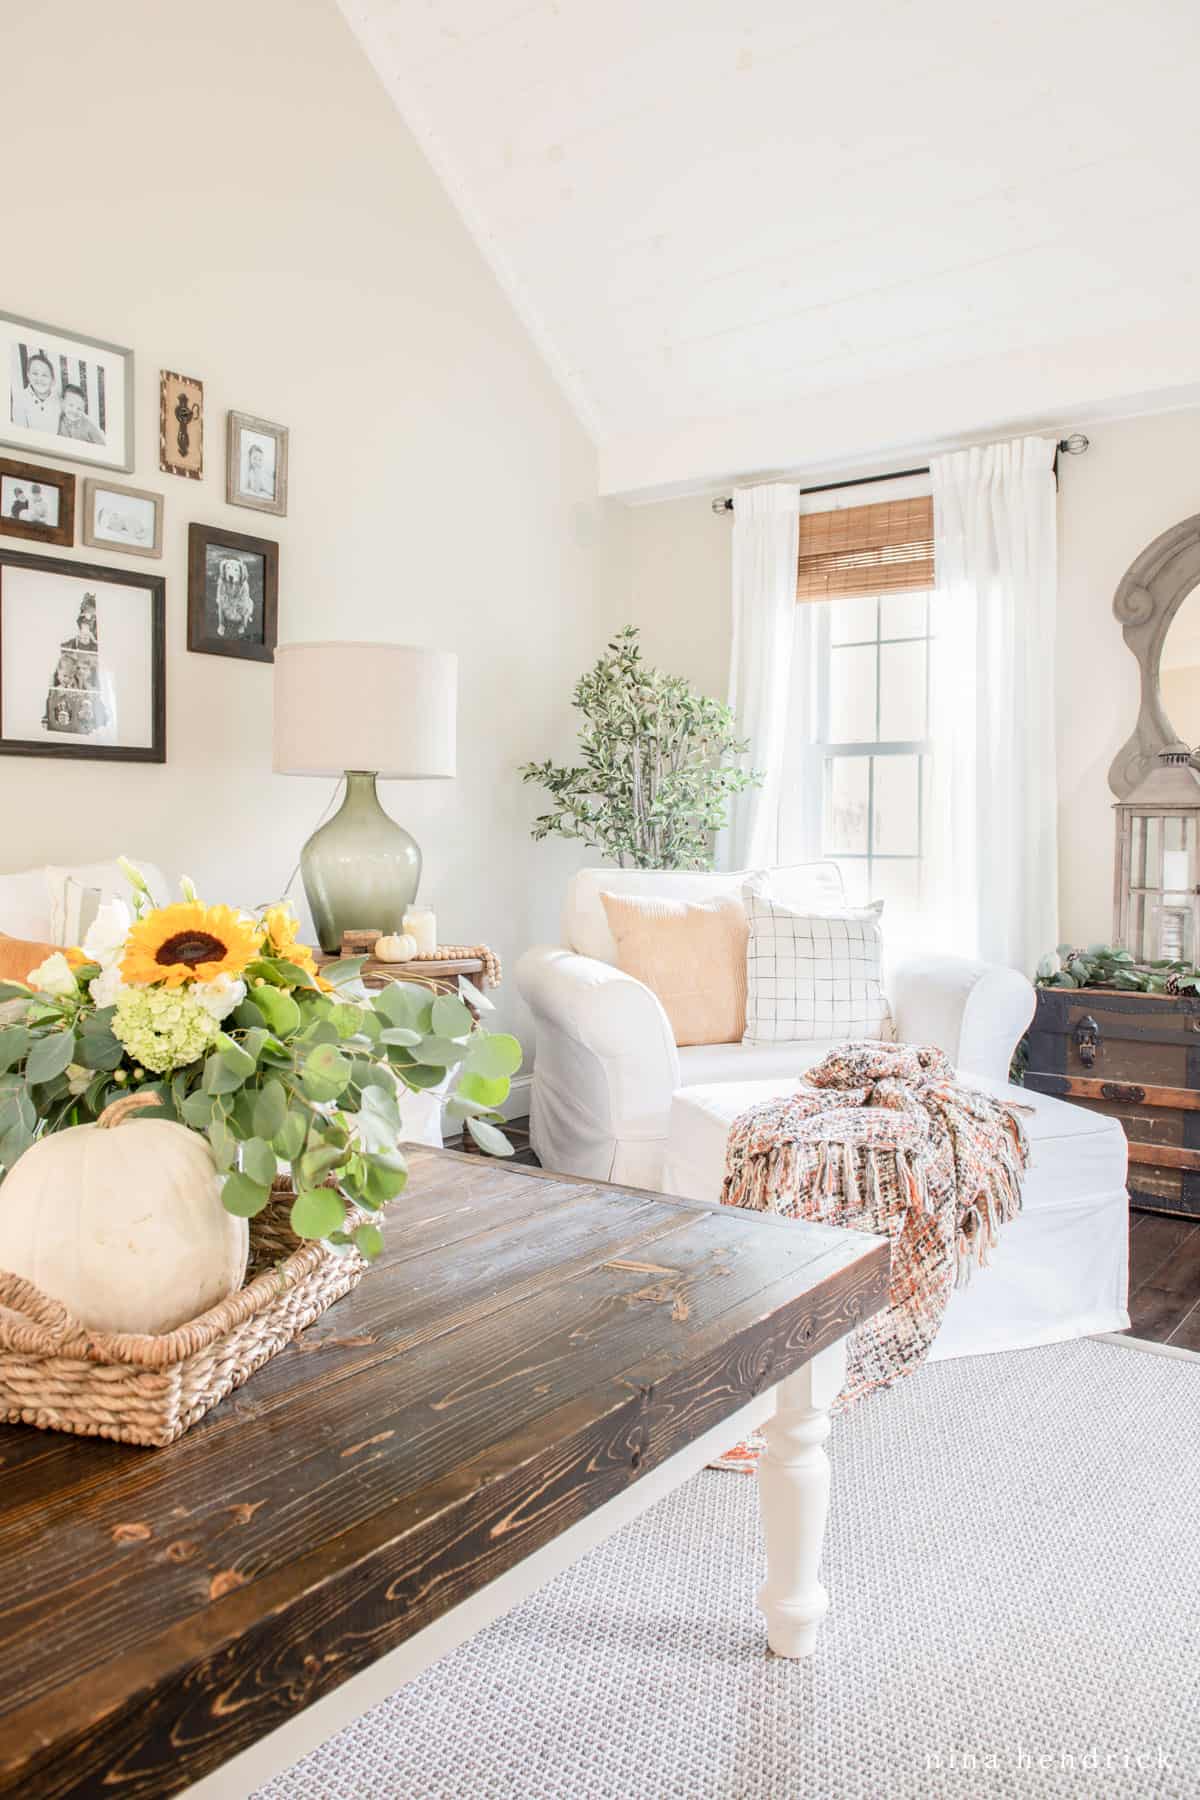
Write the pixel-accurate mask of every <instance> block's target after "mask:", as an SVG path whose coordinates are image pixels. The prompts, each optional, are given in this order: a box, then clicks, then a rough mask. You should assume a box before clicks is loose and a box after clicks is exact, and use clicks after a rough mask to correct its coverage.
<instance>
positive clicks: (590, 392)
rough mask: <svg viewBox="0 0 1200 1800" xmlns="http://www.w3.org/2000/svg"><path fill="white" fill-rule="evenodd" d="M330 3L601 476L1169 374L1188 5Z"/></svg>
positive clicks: (1191, 168)
mask: <svg viewBox="0 0 1200 1800" xmlns="http://www.w3.org/2000/svg"><path fill="white" fill-rule="evenodd" d="M340 4H341V5H342V9H343V11H344V13H345V14H346V17H347V18H348V20H349V21H350V23H351V25H352V27H353V29H354V30H355V31H356V32H357V34H358V36H359V38H360V40H361V42H362V43H363V45H364V47H365V49H366V51H367V53H368V54H369V56H370V57H371V59H372V61H373V63H374V64H375V67H376V69H377V70H378V72H379V75H380V77H381V78H382V80H383V82H384V84H385V86H386V87H387V88H388V90H389V91H390V93H391V94H392V96H393V98H394V100H395V102H396V105H397V106H398V108H399V110H400V111H401V113H402V114H403V116H404V118H405V119H406V121H407V122H408V124H409V126H410V127H411V129H412V130H413V132H414V134H415V135H416V137H417V139H418V141H419V142H420V143H421V145H422V147H423V148H424V149H425V151H426V153H427V155H428V156H429V157H430V159H431V161H432V162H433V164H434V166H435V168H436V169H437V170H438V172H439V174H440V175H441V177H442V179H443V181H444V182H445V184H446V186H447V187H448V189H449V191H450V193H451V195H452V196H453V198H454V200H455V201H456V203H457V204H458V206H459V207H460V209H461V211H462V213H463V216H464V217H465V219H466V221H467V223H468V225H469V226H470V228H471V230H472V231H473V233H474V234H475V236H476V238H477V240H478V242H479V244H480V246H481V248H482V249H483V251H484V253H485V254H486V256H487V257H488V258H489V260H490V261H491V263H492V265H493V267H494V269H495V270H496V272H497V274H498V275H499V277H500V279H501V280H502V281H503V282H504V284H505V286H506V287H507V289H508V291H509V293H510V295H511V296H512V299H513V301H514V303H515V305H516V306H517V308H518V310H519V311H520V313H521V314H522V316H523V318H524V320H525V323H526V325H527V326H528V328H529V330H530V331H531V333H532V335H533V336H534V338H535V340H536V341H537V343H538V345H539V346H540V348H541V350H542V353H543V354H544V356H545V357H546V358H547V360H548V361H549V363H550V365H551V366H552V368H553V369H554V370H555V372H556V373H557V375H558V377H559V379H560V381H561V382H562V385H563V387H564V389H565V390H566V392H567V394H568V395H569V396H570V398H571V400H572V402H573V404H574V406H575V408H576V410H577V412H578V414H579V416H580V418H581V419H582V421H583V422H584V424H585V425H586V426H587V428H588V429H589V430H590V432H591V433H592V435H593V436H594V438H595V439H596V442H597V444H598V445H599V447H600V449H601V453H602V469H603V470H604V473H605V485H606V486H607V487H608V488H609V489H610V490H620V489H622V488H626V489H631V488H636V487H639V486H650V485H654V484H655V483H656V482H657V483H658V484H659V485H663V484H666V483H670V482H672V481H688V480H693V479H696V478H698V477H700V476H702V475H704V474H706V473H707V474H717V473H720V472H722V471H723V470H729V471H736V470H737V469H738V468H739V467H741V466H744V465H745V464H747V463H749V464H757V465H758V466H766V465H768V464H775V465H778V466H797V467H800V466H803V464H804V463H805V462H806V461H809V460H812V459H813V458H824V459H826V460H828V459H829V458H831V457H846V456H850V455H852V454H853V453H854V452H855V449H856V447H857V450H858V452H860V453H864V454H865V453H866V452H868V451H869V450H871V449H872V448H874V447H876V446H878V447H879V448H881V449H882V448H883V447H884V446H885V445H886V444H887V443H888V442H897V443H899V442H902V441H904V439H905V435H906V434H905V422H906V421H909V422H912V423H913V425H914V429H913V431H912V432H910V433H908V436H909V438H910V439H911V440H912V441H915V440H916V438H917V436H918V434H919V432H923V433H924V434H925V435H926V436H927V437H928V436H929V435H931V434H932V435H941V436H952V435H953V434H954V432H955V431H960V432H962V431H967V430H970V429H972V428H974V427H976V426H979V425H982V424H988V423H992V422H993V421H994V420H999V419H1000V418H1001V417H1003V416H1005V415H1006V412H1007V415H1008V416H1011V417H1019V416H1024V415H1029V414H1030V413H1031V411H1032V412H1036V411H1038V410H1039V406H1040V407H1041V409H1042V410H1045V411H1047V415H1048V416H1049V415H1050V414H1052V413H1054V412H1055V409H1062V408H1064V407H1070V406H1071V405H1079V406H1087V405H1097V404H1100V403H1102V402H1104V401H1106V400H1110V399H1114V398H1120V397H1125V396H1129V395H1132V394H1134V393H1135V392H1137V393H1142V392H1149V391H1150V390H1155V391H1158V390H1162V389H1167V388H1171V387H1175V386H1181V385H1185V384H1187V383H1189V382H1193V381H1197V380H1200V348H1198V347H1197V346H1200V329H1198V326H1200V320H1198V319H1197V308H1196V301H1197V289H1196V282H1197V277H1198V276H1200V105H1198V104H1197V51H1198V50H1200V26H1198V20H1200V8H1197V6H1196V5H1195V3H1194V0H1138V4H1136V5H1135V4H1133V0H1058V3H1057V4H1056V3H1055V0H1006V3H1005V4H1004V5H998V4H994V3H988V0H981V3H980V4H964V0H908V3H907V4H905V3H904V0H856V3H855V4H853V5H847V4H845V0H807V3H806V0H721V3H720V4H717V3H715V0H524V3H522V0H340ZM972 411H974V413H975V414H976V415H978V416H975V417H972V416H970V415H971V414H972ZM983 415H987V416H986V417H984V416H983ZM789 431H790V434H791V436H790V438H789ZM864 434H865V441H862V440H864ZM792 441H794V449H793V450H792V451H791V452H790V453H788V445H789V443H791V442H792Z"/></svg>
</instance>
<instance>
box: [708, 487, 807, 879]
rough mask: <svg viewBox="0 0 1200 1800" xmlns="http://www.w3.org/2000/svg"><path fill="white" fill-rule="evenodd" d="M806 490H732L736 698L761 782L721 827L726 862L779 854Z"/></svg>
mask: <svg viewBox="0 0 1200 1800" xmlns="http://www.w3.org/2000/svg"><path fill="white" fill-rule="evenodd" d="M799 507H800V494H799V489H798V488H797V487H795V486H793V485H792V484H790V483H787V482H772V483H769V484H765V485H764V486H762V487H753V488H742V489H740V490H739V491H738V492H736V493H735V494H734V496H733V650H732V655H731V657H730V667H729V704H730V706H731V707H732V708H733V710H734V713H735V715H736V717H737V723H738V730H739V731H740V733H741V735H742V736H743V737H744V738H747V739H748V740H749V752H748V755H747V757H746V762H747V764H748V766H749V767H751V768H754V769H758V770H760V771H761V772H762V774H763V776H764V781H763V784H762V786H761V787H753V788H747V789H746V791H745V792H744V793H742V794H737V795H735V796H734V798H733V800H732V801H731V802H730V807H729V822H728V824H727V826H726V828H725V830H724V831H723V832H722V833H721V834H720V839H719V843H718V862H719V864H720V865H721V866H722V867H723V868H727V869H748V868H762V867H769V866H770V865H772V864H774V863H776V862H777V861H778V860H779V803H780V793H781V788H782V783H783V776H784V749H785V743H786V737H787V720H788V708H789V703H790V698H791V671H792V634H793V625H794V622H795V614H796V564H797V559H798V557H799V550H800V525H799V519H800V511H799Z"/></svg>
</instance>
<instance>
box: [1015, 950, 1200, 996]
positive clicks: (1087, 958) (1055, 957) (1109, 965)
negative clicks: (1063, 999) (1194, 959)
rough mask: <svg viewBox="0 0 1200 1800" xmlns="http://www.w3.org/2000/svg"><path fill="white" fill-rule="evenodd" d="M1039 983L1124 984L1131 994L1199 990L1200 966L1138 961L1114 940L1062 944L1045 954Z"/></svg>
mask: <svg viewBox="0 0 1200 1800" xmlns="http://www.w3.org/2000/svg"><path fill="white" fill-rule="evenodd" d="M1034 979H1035V980H1036V982H1037V984H1038V986H1039V987H1054V988H1084V987H1110V988H1123V989H1124V990H1125V991H1126V993H1130V994H1200V969H1196V968H1194V967H1193V966H1192V964H1191V963H1186V962H1170V961H1167V960H1161V961H1157V962H1138V961H1136V960H1135V958H1134V957H1133V956H1132V955H1131V954H1130V952H1129V951H1128V950H1121V949H1119V948H1118V947H1117V946H1116V945H1113V944H1089V945H1088V946H1087V948H1086V950H1084V949H1077V948H1072V946H1071V945H1070V944H1060V945H1059V946H1058V949H1057V950H1056V951H1054V952H1053V953H1052V954H1051V955H1049V956H1043V958H1042V960H1041V961H1040V962H1039V964H1038V966H1037V974H1036V976H1035V978H1034Z"/></svg>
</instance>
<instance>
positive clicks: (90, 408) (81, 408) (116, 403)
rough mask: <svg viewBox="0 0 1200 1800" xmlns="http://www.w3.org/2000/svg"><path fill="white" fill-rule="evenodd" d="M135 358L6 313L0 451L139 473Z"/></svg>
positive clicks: (0, 337) (0, 358)
mask: <svg viewBox="0 0 1200 1800" xmlns="http://www.w3.org/2000/svg"><path fill="white" fill-rule="evenodd" d="M133 415H134V405H133V351H132V350H131V349H130V348H129V347H128V345H125V344H110V343H109V342H108V340H107V339H105V338H96V337H88V336H87V335H86V334H85V333H84V332H82V331H71V330H69V329H68V328H67V327H66V326H63V325H45V324H43V323H41V322H40V321H39V320H37V319H25V318H21V317H20V316H19V315H18V314H16V313H6V312H0V445H3V446H5V447H6V448H8V449H11V450H20V451H24V452H25V454H26V455H29V454H33V455H36V454H38V453H39V452H40V453H41V454H42V455H43V456H59V457H62V459H63V460H64V461H65V462H83V463H91V464H92V466H93V467H94V468H98V469H121V470H124V471H125V472H126V473H128V472H129V471H130V470H131V469H132V468H133Z"/></svg>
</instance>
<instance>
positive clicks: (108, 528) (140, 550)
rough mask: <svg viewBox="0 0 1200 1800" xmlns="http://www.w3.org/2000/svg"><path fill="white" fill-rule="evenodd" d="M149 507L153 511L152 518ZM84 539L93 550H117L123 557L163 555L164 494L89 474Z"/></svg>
mask: <svg viewBox="0 0 1200 1800" xmlns="http://www.w3.org/2000/svg"><path fill="white" fill-rule="evenodd" d="M122 502H126V503H132V504H125V505H122ZM147 507H149V508H151V513H150V517H149V518H148V519H147V516H146V508H147ZM82 539H83V542H84V543H85V544H88V545H90V546H91V548H92V549H93V550H116V551H119V552H120V554H121V555H122V556H161V555H162V540H163V497H162V495H161V494H156V493H154V492H152V490H151V489H150V488H135V487H127V486H126V485H125V483H124V482H120V481H106V480H105V479H104V477H103V476H102V475H86V476H85V477H84V481H83V532H82Z"/></svg>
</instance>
